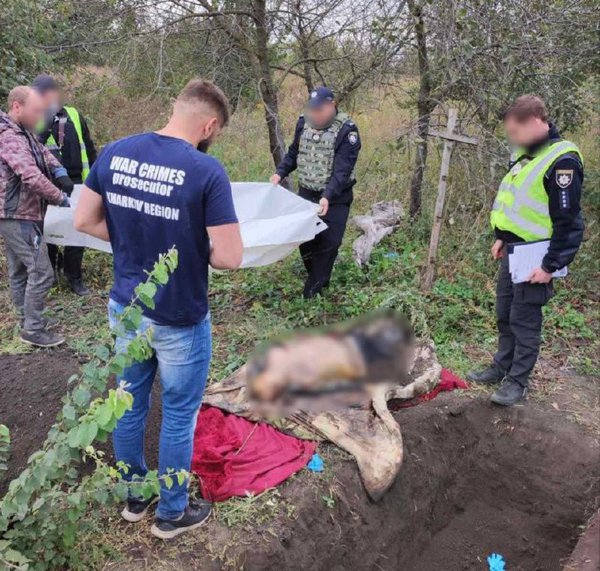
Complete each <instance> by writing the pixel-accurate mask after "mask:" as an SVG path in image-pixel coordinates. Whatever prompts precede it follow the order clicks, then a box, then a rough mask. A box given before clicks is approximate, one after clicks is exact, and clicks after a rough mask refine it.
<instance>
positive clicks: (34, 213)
mask: <svg viewBox="0 0 600 571" xmlns="http://www.w3.org/2000/svg"><path fill="white" fill-rule="evenodd" d="M44 110H45V109H44V103H43V101H42V99H41V97H40V96H39V94H38V93H36V92H35V91H34V90H32V89H31V88H29V87H25V86H18V87H15V88H14V89H13V90H12V91H11V92H10V93H9V95H8V113H4V112H0V236H2V238H3V239H4V247H5V254H6V259H7V264H8V273H9V282H10V289H11V294H12V298H13V302H14V304H15V306H16V309H17V311H18V312H19V314H20V317H21V339H22V340H23V341H24V342H26V343H29V344H32V345H36V346H40V347H52V346H55V345H60V344H61V343H62V342H63V341H64V339H63V338H62V337H61V336H60V335H57V334H56V333H53V332H51V331H49V330H48V328H49V326H50V325H51V323H50V321H49V320H48V319H47V318H46V317H44V315H43V312H44V309H45V305H46V295H47V293H48V290H49V289H50V288H51V287H52V283H53V280H54V272H53V271H52V266H51V264H50V260H49V258H48V249H47V246H46V243H45V242H44V239H43V220H44V214H45V211H46V206H47V204H56V205H59V206H66V207H68V206H69V199H68V198H67V195H66V194H65V192H64V191H65V190H67V191H68V190H69V189H72V187H73V183H72V182H71V179H70V178H69V177H68V176H67V172H66V170H65V169H64V168H63V167H62V166H61V164H60V163H59V162H58V161H57V160H56V159H55V158H54V157H53V156H52V154H51V153H50V151H48V150H47V149H46V148H45V147H44V146H43V145H42V144H41V143H40V142H39V141H38V139H37V137H36V136H35V135H34V132H33V131H34V129H35V126H36V125H37V123H38V122H39V121H40V120H41V119H42V117H43V115H44ZM59 187H60V188H59Z"/></svg>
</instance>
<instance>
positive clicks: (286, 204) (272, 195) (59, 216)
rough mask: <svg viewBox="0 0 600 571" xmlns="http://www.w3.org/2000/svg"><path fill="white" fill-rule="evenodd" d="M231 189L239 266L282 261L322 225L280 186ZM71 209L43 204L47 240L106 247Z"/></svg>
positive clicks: (303, 203)
mask: <svg viewBox="0 0 600 571" xmlns="http://www.w3.org/2000/svg"><path fill="white" fill-rule="evenodd" d="M232 189H233V202H234V204H235V211H236V212H237V215H238V219H239V221H240V227H241V232H242V242H243V243H244V259H243V262H242V267H245V268H249V267H256V266H266V265H269V264H273V263H275V262H277V261H279V260H282V259H283V258H285V257H286V256H288V255H289V254H290V253H291V252H292V251H293V250H295V249H296V247H297V246H298V245H300V244H302V243H303V242H308V241H309V240H312V239H313V238H314V237H315V236H316V235H317V234H318V233H319V232H321V231H323V230H324V229H325V228H326V227H327V226H326V225H325V223H324V222H323V221H322V220H321V219H320V218H319V217H318V216H317V210H318V207H317V205H316V204H313V203H312V202H309V201H307V200H304V199H302V198H300V197H299V196H297V195H295V194H293V193H291V192H289V191H287V190H286V189H284V188H283V187H275V186H273V185H272V184H269V183H262V182H234V183H232ZM80 191H81V185H77V186H76V187H75V190H74V191H73V195H72V197H71V203H72V205H73V207H74V206H75V205H76V204H77V200H78V198H79V193H80ZM73 212H74V208H58V207H56V206H50V207H48V212H47V214H46V219H45V221H44V236H45V238H46V241H47V242H48V243H49V244H57V245H59V246H84V247H86V248H93V249H95V250H101V251H103V252H111V247H110V243H108V242H104V241H103V240H98V239H97V238H92V237H91V236H88V235H87V234H81V233H80V232H77V231H76V230H75V229H74V228H73Z"/></svg>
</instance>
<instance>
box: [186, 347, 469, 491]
mask: <svg viewBox="0 0 600 571" xmlns="http://www.w3.org/2000/svg"><path fill="white" fill-rule="evenodd" d="M411 377H412V379H413V382H411V383H410V384H409V385H406V386H400V385H394V384H385V383H383V384H377V385H375V391H374V392H373V394H372V400H371V401H370V402H369V403H365V404H364V407H362V408H349V409H346V410H335V411H331V412H324V413H305V412H302V411H298V412H296V413H294V414H291V415H290V416H288V417H286V418H263V417H261V416H260V414H259V413H257V411H256V410H255V409H254V408H253V407H252V406H250V402H249V399H248V391H247V385H246V368H245V366H244V367H242V368H240V369H238V371H236V373H234V374H233V375H232V376H231V377H229V378H228V379H225V380H224V381H222V382H220V383H214V384H212V385H210V386H209V387H208V388H207V390H206V392H205V395H204V403H205V405H210V406H209V407H207V408H206V410H207V411H209V410H216V409H220V410H222V411H226V413H230V414H228V415H226V416H225V415H224V416H223V419H225V420H224V422H222V423H219V422H215V423H214V424H212V425H211V424H208V425H207V424H206V423H207V420H208V421H210V420H211V419H210V417H206V418H207V420H205V418H204V417H203V416H202V415H203V414H205V413H202V412H201V416H200V418H199V420H198V425H197V428H196V438H195V450H194V463H193V467H192V470H193V471H194V472H196V473H198V474H199V475H200V476H201V478H202V479H203V480H206V482H204V483H203V489H205V490H206V493H207V494H209V493H210V494H212V498H213V499H214V498H216V497H217V496H218V497H221V498H223V499H224V498H225V497H229V496H227V494H226V493H222V491H223V490H225V489H227V486H230V487H229V490H231V489H234V483H235V482H234V480H235V475H238V474H239V475H241V474H244V472H247V471H248V470H249V469H253V470H256V472H257V477H256V478H253V477H252V476H251V475H249V474H245V475H244V476H240V480H241V481H243V482H244V483H243V484H242V485H240V486H237V493H235V494H233V493H232V494H231V495H245V491H246V487H247V486H248V484H247V483H246V482H248V481H250V482H252V484H253V488H252V492H253V493H259V492H261V491H264V490H265V489H267V488H268V487H271V486H272V485H276V484H275V483H274V482H275V481H277V483H280V482H282V481H284V480H285V479H286V477H288V476H290V475H291V474H293V473H295V472H296V471H298V470H299V469H300V468H301V467H302V466H304V465H306V463H307V462H308V461H309V459H310V457H311V456H312V453H313V452H314V450H315V444H314V442H313V441H314V440H328V441H330V442H332V443H333V444H335V445H336V446H338V447H340V448H342V449H343V450H346V451H347V452H349V453H350V454H352V456H354V458H355V459H356V462H357V464H358V469H359V471H360V474H361V477H362V480H363V483H364V485H365V489H366V491H367V493H368V494H369V496H370V497H371V498H372V499H374V500H378V499H380V498H381V497H382V496H383V494H384V493H385V492H386V490H387V489H389V487H390V486H391V485H392V484H393V482H394V480H395V478H396V475H397V473H398V471H399V469H400V466H401V465H402V458H403V446H402V436H401V432H400V427H399V425H398V424H397V420H396V419H395V418H394V417H393V416H392V415H391V413H390V411H389V409H388V405H391V406H390V408H392V409H394V408H396V406H395V405H396V404H397V403H400V402H403V403H408V405H409V406H412V405H415V404H418V403H420V402H423V401H426V400H431V399H432V398H434V397H435V396H436V395H437V394H438V393H439V392H441V391H450V390H454V389H456V388H466V387H467V385H466V383H465V382H464V381H462V379H460V378H458V377H456V376H455V375H453V374H452V373H451V372H450V371H447V370H442V367H441V366H440V365H439V363H438V362H437V357H436V355H435V349H434V347H433V344H432V343H428V342H422V343H420V344H419V345H418V350H417V354H416V359H415V361H414V364H413V367H412V370H411ZM212 407H215V408H212ZM211 414H215V413H211ZM241 417H243V418H241ZM213 418H214V417H213ZM216 418H218V417H216ZM234 419H235V420H234ZM239 421H243V422H241V423H240V422H239ZM230 422H231V423H232V426H228V424H229V423H230ZM246 423H247V424H246ZM265 423H268V424H265ZM234 425H235V427H234V428H232V427H233V426H234ZM255 426H256V427H258V428H256V429H254V427H255ZM242 427H243V430H242ZM205 430H206V431H207V433H208V435H207V436H204V435H203V433H204V431H205ZM238 430H239V431H240V432H237V431H238ZM253 430H255V431H258V432H254V433H253V432H252V431H253ZM279 430H281V431H283V432H284V433H285V434H283V433H282V432H279ZM249 434H250V438H249V439H248V442H247V443H246V444H245V445H244V438H245V437H247V436H248V435H249ZM281 437H283V438H281ZM205 438H206V439H208V441H209V443H210V445H209V446H208V447H207V448H209V451H208V454H209V456H208V457H206V458H205V457H203V454H205V452H204V449H205V444H204V443H203V440H204V439H205ZM263 438H264V439H265V442H263V441H262V439H263ZM280 438H281V439H280ZM273 439H275V440H276V442H277V446H280V445H281V446H284V447H285V453H281V454H280V455H279V456H278V457H277V456H276V457H275V458H272V457H271V452H269V450H270V449H271V447H272V446H274V444H273V441H272V440H273ZM250 442H251V443H252V444H251V447H250V448H247V446H248V444H249V443H250ZM223 443H225V444H223ZM228 443H229V444H228ZM288 446H289V447H290V448H289V449H288V448H287V447H288ZM301 446H310V448H308V447H306V448H301ZM240 447H241V448H242V450H241V451H240V452H239V453H237V454H236V451H237V450H238V449H239V448H240ZM251 450H255V452H251ZM303 452H305V453H304V454H303ZM251 454H257V455H258V457H257V458H261V459H263V460H259V461H257V462H256V463H255V462H254V458H252V456H250V455H251ZM296 459H297V461H296ZM269 466H270V467H271V468H269ZM271 469H272V470H273V474H272V475H270V474H268V472H269V471H270V470H271ZM286 473H287V476H285V474H286ZM220 474H221V475H223V476H220ZM227 478H231V479H232V480H233V481H232V483H231V484H226V483H225V484H223V490H221V489H220V486H221V482H225V481H226V480H227ZM244 479H245V480H244ZM209 482H214V483H212V484H211V483H209ZM261 488H262V489H261ZM207 497H209V496H208V495H207Z"/></svg>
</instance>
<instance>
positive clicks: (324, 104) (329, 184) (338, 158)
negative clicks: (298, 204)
mask: <svg viewBox="0 0 600 571" xmlns="http://www.w3.org/2000/svg"><path fill="white" fill-rule="evenodd" d="M360 146H361V143H360V135H359V133H358V128H357V127H356V124H355V123H354V121H352V119H351V118H350V117H349V116H348V115H346V114H345V113H344V112H342V111H340V110H338V107H337V103H336V101H335V97H334V94H333V91H332V90H331V89H329V88H328V87H318V88H316V89H315V90H313V91H311V93H310V96H309V99H308V104H307V111H306V116H301V117H300V119H299V120H298V123H297V124H296V131H295V133H294V140H293V142H292V144H291V145H290V147H289V149H288V152H287V154H286V155H285V157H284V159H283V160H282V161H281V164H280V165H279V166H278V167H277V171H276V173H275V174H274V175H273V176H272V177H271V182H272V183H273V184H279V182H280V181H281V180H282V179H284V178H286V177H287V176H288V175H289V174H290V173H291V172H292V171H294V170H297V171H298V182H299V186H300V188H299V190H298V194H299V195H300V196H301V197H302V198H304V199H306V200H310V201H311V202H314V203H315V204H318V205H319V207H320V210H319V216H321V218H322V219H323V220H324V221H325V223H326V224H327V229H326V230H324V231H323V232H321V233H319V234H317V236H316V237H315V238H314V240H311V241H310V242H306V243H305V244H302V245H301V246H300V255H301V256H302V261H303V262H304V266H305V268H306V271H307V274H308V275H307V278H306V282H305V284H304V297H306V298H311V297H314V296H315V295H317V294H320V293H321V292H322V290H323V288H325V287H327V286H328V284H329V279H330V278H331V272H332V270H333V264H334V262H335V259H336V257H337V254H338V250H339V248H340V245H341V244H342V238H343V237H344V232H345V230H346V223H347V221H348V216H349V214H350V205H351V204H352V200H353V194H352V188H353V187H354V185H355V183H356V178H355V176H354V167H355V165H356V161H357V159H358V153H359V152H360Z"/></svg>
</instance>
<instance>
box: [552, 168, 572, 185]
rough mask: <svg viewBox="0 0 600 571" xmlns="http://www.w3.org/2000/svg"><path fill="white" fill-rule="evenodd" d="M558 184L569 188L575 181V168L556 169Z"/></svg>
mask: <svg viewBox="0 0 600 571" xmlns="http://www.w3.org/2000/svg"><path fill="white" fill-rule="evenodd" d="M555 176H556V184H557V185H558V186H559V187H560V188H567V187H568V186H570V184H571V183H572V182H573V169H556V175H555Z"/></svg>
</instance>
